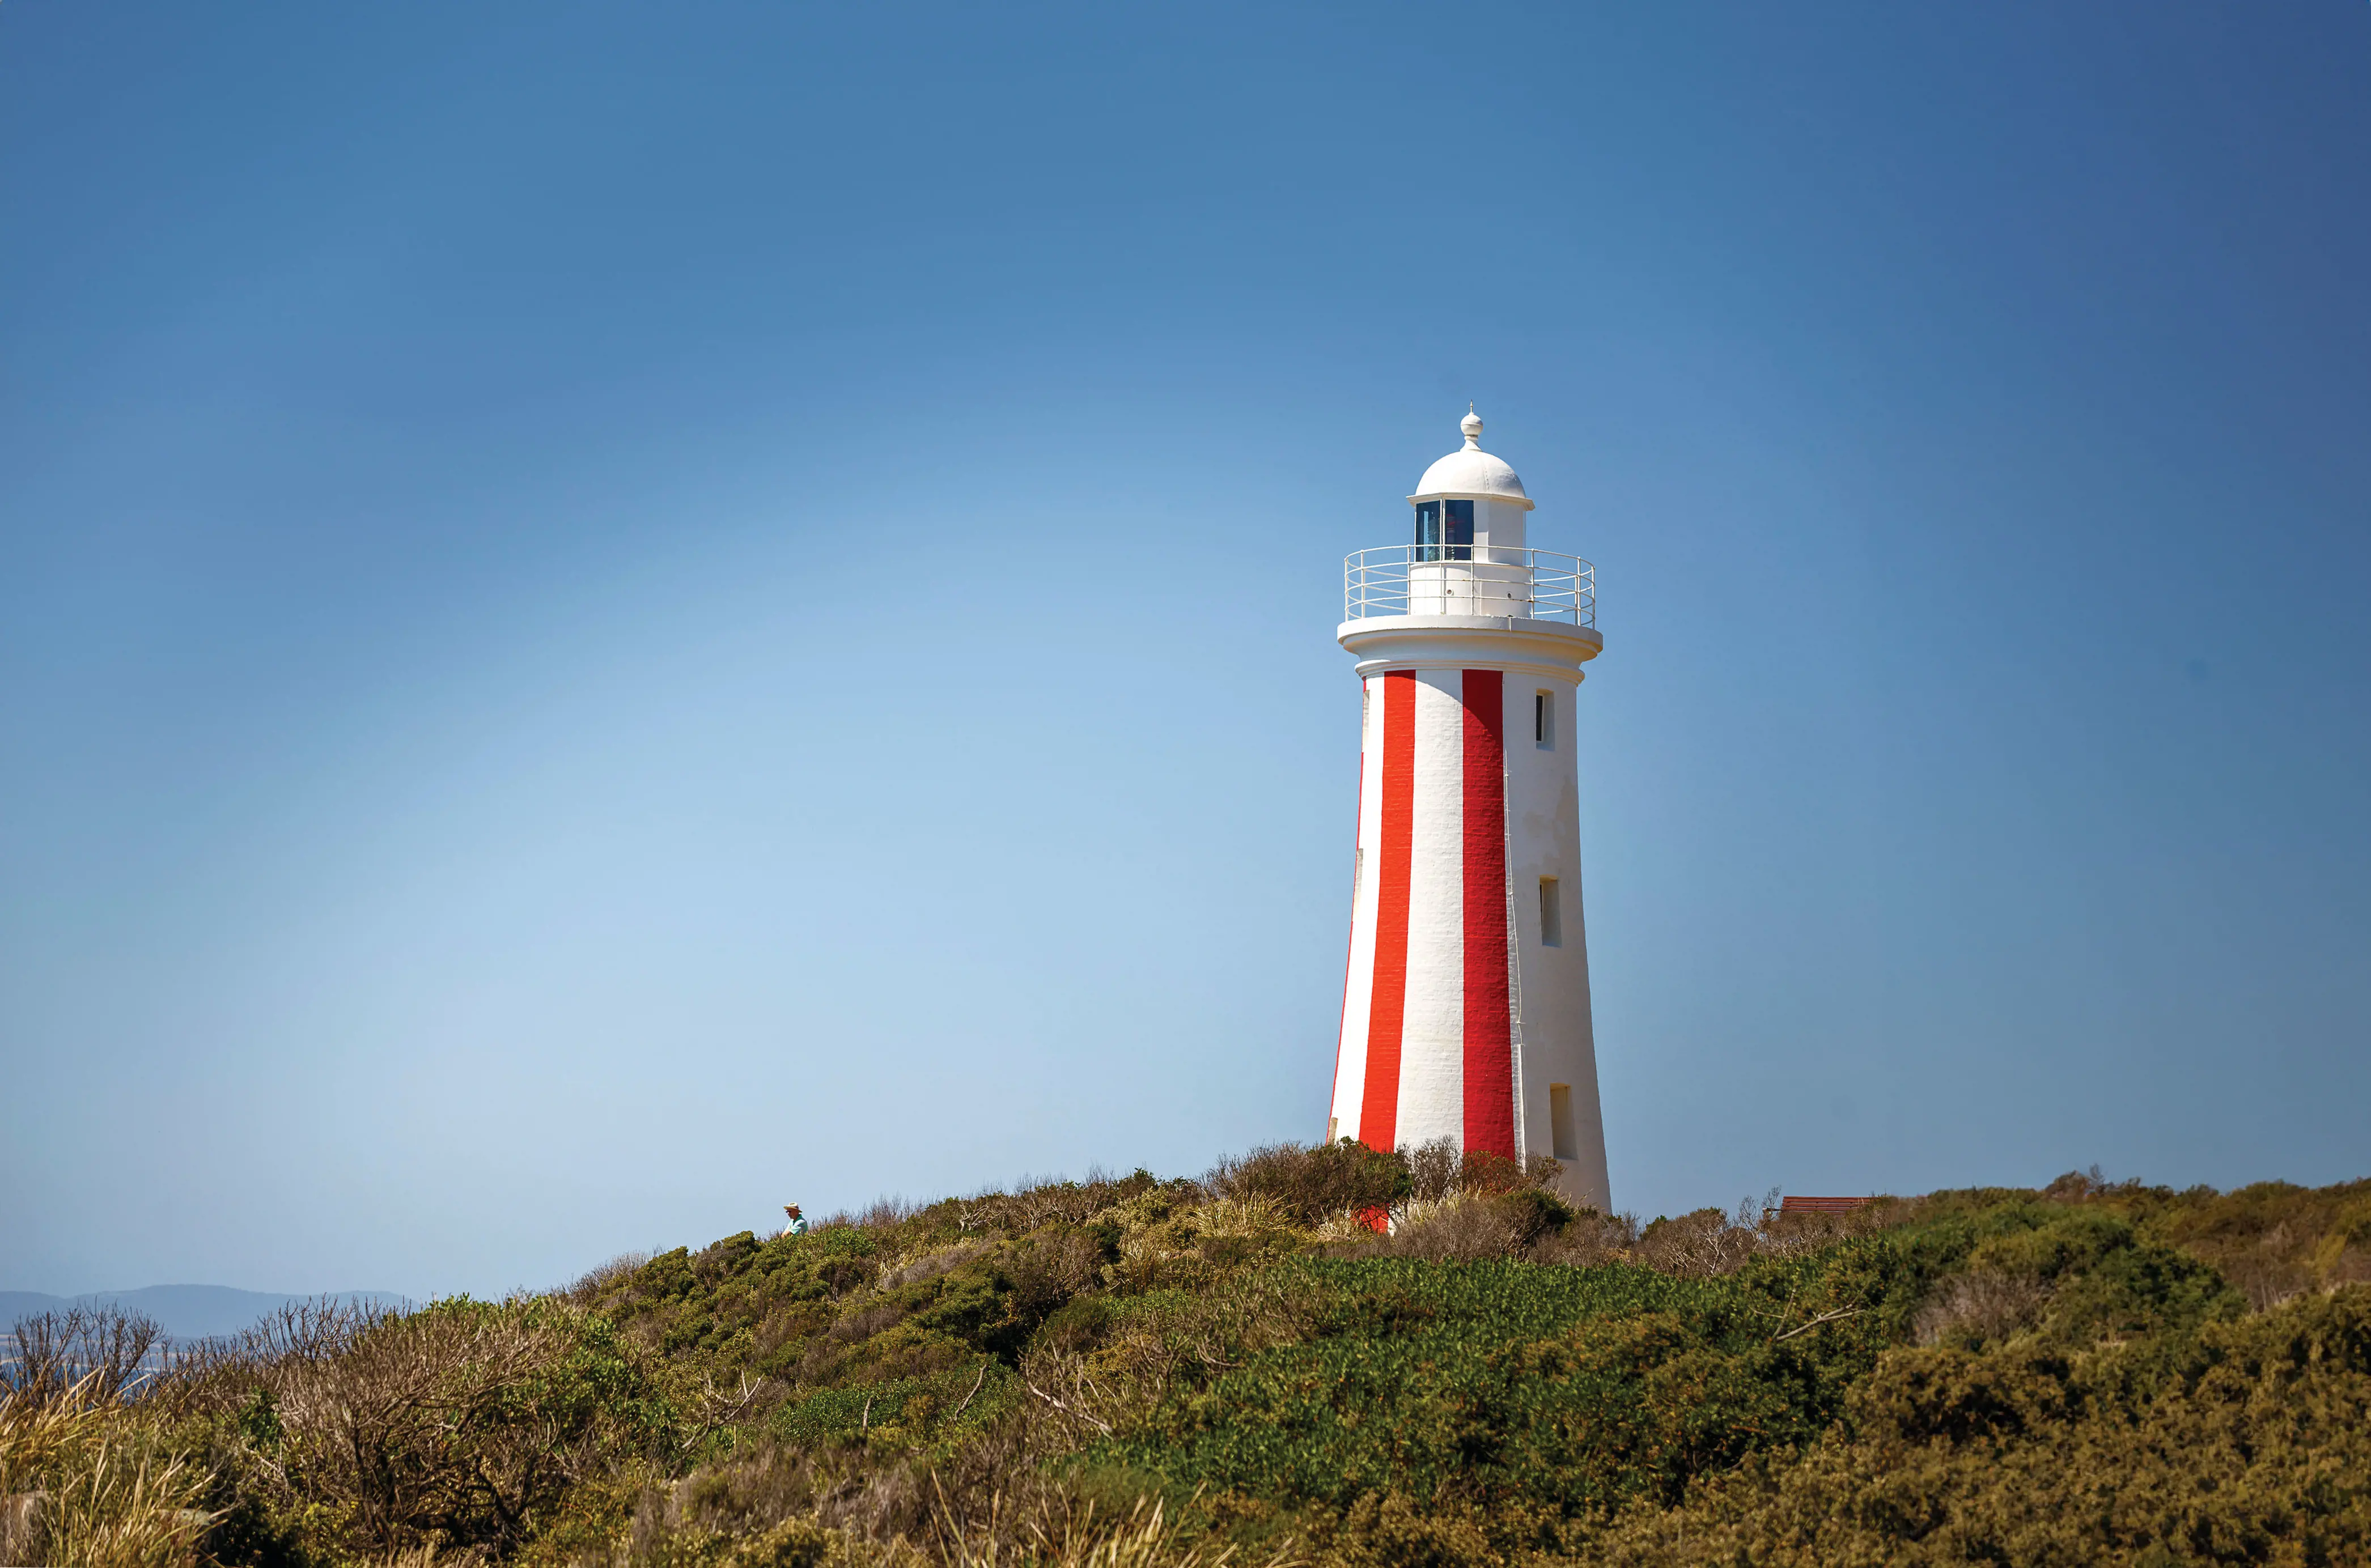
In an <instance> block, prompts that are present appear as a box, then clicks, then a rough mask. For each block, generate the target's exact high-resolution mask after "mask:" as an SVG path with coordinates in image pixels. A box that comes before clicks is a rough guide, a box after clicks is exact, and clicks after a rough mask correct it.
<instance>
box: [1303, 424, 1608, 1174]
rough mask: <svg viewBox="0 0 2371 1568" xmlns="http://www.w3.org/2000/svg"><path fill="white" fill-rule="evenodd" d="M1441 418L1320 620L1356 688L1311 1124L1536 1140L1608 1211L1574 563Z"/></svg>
mask: <svg viewBox="0 0 2371 1568" xmlns="http://www.w3.org/2000/svg"><path fill="white" fill-rule="evenodd" d="M1461 428H1462V429H1463V431H1464V433H1465V444H1464V446H1463V448H1461V449H1460V450H1458V451H1455V452H1452V453H1451V454H1450V455H1448V456H1446V457H1443V458H1442V459H1441V460H1440V462H1438V463H1435V464H1434V465H1433V466H1432V467H1429V468H1428V469H1426V470H1425V472H1424V478H1421V479H1419V480H1417V487H1416V493H1415V494H1414V495H1412V496H1410V497H1408V501H1409V503H1410V504H1411V506H1412V507H1413V508H1414V512H1415V515H1414V517H1413V519H1412V527H1411V529H1410V533H1409V542H1408V543H1406V544H1403V545H1390V546H1386V547H1384V548H1380V549H1371V550H1360V551H1359V553H1358V554H1356V555H1354V556H1351V557H1350V558H1349V559H1348V561H1347V563H1346V566H1345V573H1344V586H1343V617H1344V619H1343V622H1342V626H1341V628H1340V630H1339V631H1338V632H1337V633H1336V636H1338V637H1339V638H1340V640H1341V642H1342V646H1343V647H1345V648H1347V649H1348V650H1349V651H1351V652H1352V653H1353V654H1355V655H1357V657H1358V660H1359V680H1360V682H1361V683H1362V684H1363V685H1364V686H1365V688H1366V705H1365V720H1364V724H1363V728H1362V729H1361V731H1360V736H1361V741H1360V749H1361V753H1362V755H1361V759H1360V765H1359V857H1358V874H1357V879H1356V884H1355V890H1354V892H1353V893H1352V894H1351V904H1350V964H1349V978H1348V982H1347V985H1346V986H1345V987H1344V993H1343V998H1342V1039H1341V1044H1340V1048H1339V1051H1338V1053H1337V1055H1336V1058H1335V1067H1334V1107H1333V1114H1332V1119H1331V1120H1330V1122H1329V1123H1328V1124H1327V1133H1326V1136H1327V1138H1328V1141H1331V1140H1332V1139H1333V1138H1336V1137H1355V1138H1358V1139H1359V1141H1361V1142H1362V1143H1366V1144H1369V1145H1371V1146H1372V1147H1376V1148H1382V1149H1390V1148H1395V1147H1405V1146H1407V1145H1411V1144H1423V1143H1428V1142H1430V1141H1432V1140H1433V1139H1436V1138H1442V1137H1447V1138H1452V1139H1454V1140H1455V1141H1456V1143H1457V1144H1458V1145H1459V1146H1460V1147H1463V1148H1464V1149H1465V1150H1467V1151H1468V1152H1475V1151H1480V1150H1490V1151H1494V1152H1496V1153H1499V1154H1504V1155H1508V1156H1510V1157H1512V1158H1514V1159H1528V1158H1529V1157H1531V1156H1532V1155H1536V1154H1552V1155H1554V1156H1555V1157H1556V1159H1558V1160H1559V1161H1561V1162H1562V1163H1563V1166H1564V1173H1563V1176H1562V1177H1561V1179H1560V1184H1561V1185H1562V1187H1563V1188H1564V1190H1565V1192H1566V1193H1567V1195H1569V1196H1570V1197H1572V1198H1573V1199H1575V1200H1576V1201H1578V1202H1580V1203H1584V1204H1588V1205H1593V1206H1595V1207H1597V1208H1599V1209H1601V1210H1607V1209H1610V1208H1611V1202H1612V1199H1611V1193H1610V1192H1609V1190H1608V1186H1607V1182H1606V1176H1605V1133H1604V1126H1603V1124H1602V1120H1601V1119H1600V1116H1599V1113H1598V1103H1597V1045H1596V1041H1595V1039H1594V1037H1593V1035H1592V1034H1591V1032H1590V1017H1589V953H1588V950H1587V948H1586V946H1585V944H1584V941H1583V939H1582V925H1581V915H1580V821H1579V817H1580V802H1579V773H1578V770H1577V769H1576V767H1575V766H1574V757H1573V738H1574V731H1575V725H1574V723H1573V698H1574V697H1575V695H1576V694H1577V693H1578V691H1579V686H1580V681H1581V668H1580V667H1581V665H1582V664H1584V663H1587V662H1588V661H1590V660H1591V659H1594V658H1595V657H1597V654H1598V651H1599V650H1600V649H1602V647H1603V646H1604V643H1603V640H1602V639H1601V638H1600V637H1599V636H1598V635H1597V628H1596V618H1597V600H1596V584H1595V580H1594V574H1593V573H1594V569H1593V568H1591V567H1590V564H1589V563H1588V562H1587V561H1584V560H1578V559H1574V558H1573V557H1571V556H1565V555H1556V554H1552V553H1551V552H1549V551H1546V550H1539V549H1533V548H1531V546H1530V542H1529V540H1528V539H1527V538H1526V537H1525V527H1526V525H1527V523H1528V521H1529V519H1530V516H1531V512H1532V502H1531V498H1530V497H1529V496H1527V495H1525V494H1524V493H1523V482H1522V480H1521V479H1519V478H1516V477H1515V470H1514V469H1512V468H1510V467H1508V466H1507V465H1506V464H1505V463H1504V462H1502V461H1501V460H1499V459H1498V458H1497V457H1494V456H1492V455H1490V454H1489V453H1487V452H1485V451H1483V450H1482V444H1481V435H1482V421H1481V420H1480V419H1479V418H1477V417H1476V416H1475V415H1474V414H1473V413H1471V412H1468V413H1467V414H1466V416H1465V419H1464V421H1463V425H1462V427H1461Z"/></svg>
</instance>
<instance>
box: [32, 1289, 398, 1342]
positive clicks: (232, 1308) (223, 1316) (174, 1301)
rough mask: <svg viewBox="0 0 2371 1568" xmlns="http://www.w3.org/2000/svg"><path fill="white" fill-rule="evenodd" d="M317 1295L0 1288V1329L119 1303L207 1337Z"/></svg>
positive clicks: (356, 1294)
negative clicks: (73, 1310) (69, 1310)
mask: <svg viewBox="0 0 2371 1568" xmlns="http://www.w3.org/2000/svg"><path fill="white" fill-rule="evenodd" d="M325 1294H328V1295H330V1296H332V1297H335V1298H336V1299H338V1300H340V1301H378V1302H386V1303H387V1304H389V1305H394V1304H398V1303H399V1302H401V1301H402V1299H403V1297H399V1296H397V1295H394V1294H393V1293H391V1292H388V1291H383V1290H341V1291H330V1292H327V1293H325ZM318 1299H319V1297H316V1296H280V1295H275V1294H274V1293H272V1292H271V1291H268V1290H233V1289H232V1288H231V1287H230V1286H226V1285H151V1286H142V1287H141V1288H140V1289H138V1290H95V1291H92V1292H90V1293H89V1294H88V1295H85V1296H48V1295H44V1294H43V1293H41V1292H40V1291H38V1290H0V1333H5V1332H7V1330H8V1329H9V1328H10V1327H11V1326H13V1325H14V1324H15V1323H16V1321H17V1319H19V1318H29V1317H34V1316H36V1315H38V1314H40V1313H42V1312H62V1311H64V1310H65V1309H67V1308H69V1307H120V1308H121V1309H123V1310H125V1311H127V1312H139V1313H142V1314H144V1315H145V1316H147V1317H150V1318H153V1319H155V1320H156V1324H157V1326H158V1327H159V1328H162V1329H163V1330H164V1331H165V1332H167V1333H168V1334H170V1335H171V1336H172V1337H173V1338H175V1339H184V1340H189V1339H211V1338H213V1337H214V1336H215V1335H217V1334H235V1333H237V1332H239V1331H240V1330H241V1329H244V1328H247V1327H249V1325H251V1324H253V1323H255V1322H256V1321H257V1320H260V1319H261V1318H264V1317H265V1316H267V1315H269V1314H271V1313H273V1312H276V1311H278V1310H279V1309H281V1308H283V1307H285V1306H286V1305H288V1304H289V1303H290V1302H292V1301H313V1300H318Z"/></svg>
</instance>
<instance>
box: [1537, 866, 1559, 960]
mask: <svg viewBox="0 0 2371 1568" xmlns="http://www.w3.org/2000/svg"><path fill="white" fill-rule="evenodd" d="M1540 945H1541V946H1542V947H1562V946H1564V908H1563V901H1562V900H1561V899H1559V898H1558V897H1557V896H1556V878H1554V877H1542V878H1541V879H1540Z"/></svg>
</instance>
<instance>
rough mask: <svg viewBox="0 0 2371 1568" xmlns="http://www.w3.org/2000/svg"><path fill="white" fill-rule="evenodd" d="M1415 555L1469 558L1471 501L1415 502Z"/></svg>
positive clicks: (1421, 557) (1471, 553)
mask: <svg viewBox="0 0 2371 1568" xmlns="http://www.w3.org/2000/svg"><path fill="white" fill-rule="evenodd" d="M1416 559H1418V560H1420V561H1427V560H1472V559H1474V503H1473V502H1470V501H1425V502H1417V509H1416Z"/></svg>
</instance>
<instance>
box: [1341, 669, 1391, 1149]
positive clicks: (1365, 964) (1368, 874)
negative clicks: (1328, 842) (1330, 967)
mask: <svg viewBox="0 0 2371 1568" xmlns="http://www.w3.org/2000/svg"><path fill="white" fill-rule="evenodd" d="M1365 706H1366V732H1365V734H1363V735H1362V736H1360V737H1359V747H1360V750H1361V751H1362V753H1363V754H1364V755H1361V756H1360V757H1359V854H1358V857H1357V859H1356V861H1355V862H1354V864H1355V866H1356V870H1357V875H1358V886H1357V888H1356V889H1355V890H1354V891H1353V893H1352V894H1351V900H1350V963H1349V973H1348V977H1347V980H1346V981H1345V983H1344V991H1343V997H1342V1038H1341V1041H1340V1043H1339V1044H1338V1046H1337V1047H1336V1051H1335V1055H1334V1107H1333V1110H1332V1112H1331V1113H1329V1114H1330V1116H1331V1118H1332V1120H1333V1122H1334V1124H1335V1127H1336V1136H1340V1137H1355V1136H1358V1132H1359V1106H1360V1104H1361V1102H1363V1101H1364V1100H1365V1098H1366V1088H1367V1014H1368V1010H1369V1009H1371V1008H1372V1007H1373V1005H1374V1000H1375V911H1376V908H1377V903H1376V897H1375V889H1376V887H1377V885H1378V884H1379V882H1381V880H1382V827H1383V677H1382V676H1381V675H1370V676H1369V677H1368V678H1367V692H1366V699H1365Z"/></svg>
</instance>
